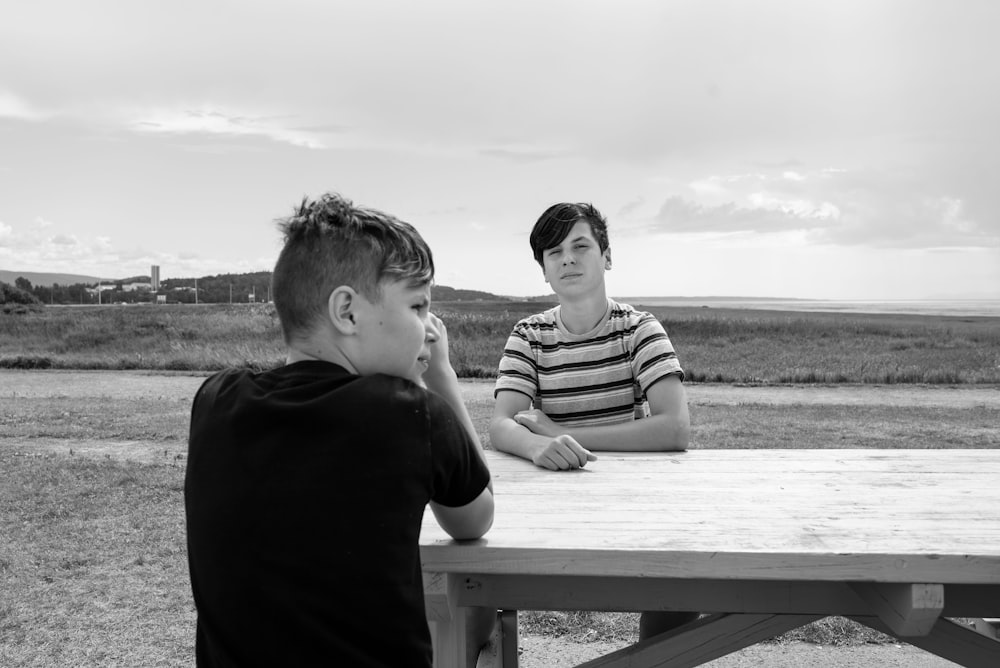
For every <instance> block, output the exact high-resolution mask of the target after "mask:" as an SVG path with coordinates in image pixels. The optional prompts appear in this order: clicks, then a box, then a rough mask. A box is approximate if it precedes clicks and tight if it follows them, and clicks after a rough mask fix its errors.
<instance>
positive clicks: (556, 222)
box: [531, 202, 611, 267]
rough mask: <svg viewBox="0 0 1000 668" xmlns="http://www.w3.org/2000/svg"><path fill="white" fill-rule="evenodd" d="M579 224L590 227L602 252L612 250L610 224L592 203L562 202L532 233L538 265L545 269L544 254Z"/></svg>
mask: <svg viewBox="0 0 1000 668" xmlns="http://www.w3.org/2000/svg"><path fill="white" fill-rule="evenodd" d="M580 221H585V222H587V223H589V224H590V232H591V234H593V235H594V239H596V240H597V245H598V246H600V248H601V252H602V253H603V252H604V251H606V250H608V248H610V247H611V246H610V243H609V242H608V221H607V220H605V219H604V216H602V215H601V212H600V211H598V210H597V209H596V208H595V207H594V205H593V204H583V203H578V204H570V203H568V202H562V203H560V204H553V205H552V206H550V207H549V208H547V209H546V210H545V212H544V213H542V215H541V216H539V218H538V221H537V222H536V223H535V227H534V228H532V230H531V250H532V252H534V254H535V262H537V263H538V264H539V265H541V266H542V267H544V266H545V263H544V262H543V261H542V254H543V253H544V252H545V251H547V250H548V249H550V248H555V247H556V246H558V245H559V244H561V243H562V242H563V239H565V238H566V237H567V236H568V235H569V233H570V230H572V229H573V226H574V225H576V224H577V223H579V222H580Z"/></svg>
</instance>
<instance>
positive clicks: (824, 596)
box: [456, 574, 1000, 618]
mask: <svg viewBox="0 0 1000 668" xmlns="http://www.w3.org/2000/svg"><path fill="white" fill-rule="evenodd" d="M944 591H945V595H944V601H945V605H944V608H943V609H942V611H941V614H942V615H943V616H948V617H970V618H975V617H991V616H993V615H997V614H1000V585H992V586H989V585H985V586H971V585H945V586H944ZM456 595H457V596H458V601H457V603H458V604H459V605H469V606H492V607H497V608H505V609H512V610H607V611H619V612H640V611H644V610H699V611H701V612H741V613H789V614H823V615H843V616H850V615H869V614H871V613H872V608H871V607H870V605H869V604H868V603H867V602H866V601H865V600H864V599H862V598H861V597H860V596H858V594H857V593H856V592H855V591H854V589H853V588H852V587H851V586H850V585H849V584H847V583H840V582H797V581H782V580H775V581H757V580H748V581H739V580H699V579H693V580H680V579H666V578H626V577H610V576H609V577H577V576H568V575H564V576H558V577H556V576H537V575H488V574H487V575H482V574H477V575H469V576H465V578H464V584H463V586H462V587H461V588H460V589H459V590H458V592H457V594H456Z"/></svg>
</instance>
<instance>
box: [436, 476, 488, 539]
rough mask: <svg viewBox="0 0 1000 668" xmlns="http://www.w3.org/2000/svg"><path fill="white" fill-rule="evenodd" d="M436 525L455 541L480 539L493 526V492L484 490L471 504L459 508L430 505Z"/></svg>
mask: <svg viewBox="0 0 1000 668" xmlns="http://www.w3.org/2000/svg"><path fill="white" fill-rule="evenodd" d="M431 508H432V510H433V511H434V515H435V517H436V518H437V521H438V524H440V525H441V528H442V529H444V530H445V531H446V532H447V533H448V535H449V536H451V537H452V538H454V539H455V540H475V539H476V538H482V537H483V535H485V534H486V532H487V531H489V530H490V527H492V526H493V511H494V505H493V492H492V491H490V489H489V488H486V489H484V490H483V491H482V492H481V493H480V495H479V496H478V497H476V499H475V500H474V501H472V502H471V503H468V504H466V505H464V506H462V507H461V508H448V507H445V506H439V505H437V504H433V503H432V504H431Z"/></svg>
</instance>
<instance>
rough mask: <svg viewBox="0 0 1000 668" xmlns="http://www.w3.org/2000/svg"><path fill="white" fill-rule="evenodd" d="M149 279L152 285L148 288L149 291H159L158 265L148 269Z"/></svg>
mask: <svg viewBox="0 0 1000 668" xmlns="http://www.w3.org/2000/svg"><path fill="white" fill-rule="evenodd" d="M149 277H150V279H151V282H152V285H151V286H150V289H151V290H152V291H153V292H156V291H157V290H159V289H160V265H158V264H154V265H153V266H152V267H150V269H149Z"/></svg>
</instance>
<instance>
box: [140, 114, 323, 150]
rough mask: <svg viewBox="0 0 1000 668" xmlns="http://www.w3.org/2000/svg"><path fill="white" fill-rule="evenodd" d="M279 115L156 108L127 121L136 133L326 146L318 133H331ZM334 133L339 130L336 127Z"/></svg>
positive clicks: (300, 145)
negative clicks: (287, 123) (292, 122)
mask: <svg viewBox="0 0 1000 668" xmlns="http://www.w3.org/2000/svg"><path fill="white" fill-rule="evenodd" d="M283 120H286V119H284V118H283V117H277V116H255V115H242V114H235V113H226V112H223V111H219V110H217V109H212V108H200V109H180V110H175V109H159V110H155V111H150V112H146V113H142V114H140V115H139V116H138V117H137V118H134V119H132V120H131V121H130V123H129V125H130V127H131V128H132V129H133V130H135V131H137V132H151V133H162V134H176V135H191V134H207V135H226V136H231V137H264V138H266V139H270V140H272V141H276V142H282V143H287V144H291V145H293V146H299V147H303V148H310V149H323V148H326V147H327V146H326V143H325V142H324V141H323V138H322V135H323V134H328V133H330V132H334V130H331V129H330V128H332V127H334V126H323V128H322V129H317V128H316V127H312V128H310V127H309V126H302V127H286V126H285V125H284V124H283V123H282V121H283ZM336 131H337V132H339V131H342V129H340V128H339V127H338V129H337V130H336Z"/></svg>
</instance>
